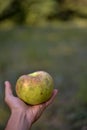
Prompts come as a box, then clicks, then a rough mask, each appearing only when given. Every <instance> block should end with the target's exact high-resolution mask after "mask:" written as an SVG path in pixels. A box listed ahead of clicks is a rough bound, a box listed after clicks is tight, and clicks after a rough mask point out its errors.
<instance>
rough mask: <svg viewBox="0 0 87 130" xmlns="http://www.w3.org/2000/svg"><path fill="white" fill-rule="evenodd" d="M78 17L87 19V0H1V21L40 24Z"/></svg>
mask: <svg viewBox="0 0 87 130" xmlns="http://www.w3.org/2000/svg"><path fill="white" fill-rule="evenodd" d="M76 18H81V19H87V1H86V0H76V1H75V0H5V1H3V0H0V21H6V20H7V19H8V20H9V21H13V22H14V23H16V24H28V25H34V24H35V25H39V24H42V23H45V24H46V23H48V22H54V21H57V22H58V21H59V20H62V21H69V20H73V19H76ZM7 22H8V21H7Z"/></svg>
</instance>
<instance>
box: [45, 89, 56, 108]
mask: <svg viewBox="0 0 87 130" xmlns="http://www.w3.org/2000/svg"><path fill="white" fill-rule="evenodd" d="M57 93H58V90H57V89H54V91H53V94H52V96H51V98H50V99H49V100H48V101H47V102H46V104H45V105H46V107H47V106H49V105H50V104H51V103H52V102H53V101H54V99H55V97H56V95H57Z"/></svg>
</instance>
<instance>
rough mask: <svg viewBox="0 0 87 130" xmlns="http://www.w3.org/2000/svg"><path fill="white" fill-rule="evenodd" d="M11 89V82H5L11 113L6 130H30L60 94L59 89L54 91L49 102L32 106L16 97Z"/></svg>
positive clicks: (6, 96)
mask: <svg viewBox="0 0 87 130" xmlns="http://www.w3.org/2000/svg"><path fill="white" fill-rule="evenodd" d="M11 87H12V86H11V84H10V82H9V81H5V102H6V104H7V105H8V107H9V109H10V111H11V115H10V118H9V120H8V122H7V125H6V128H5V130H30V128H31V126H32V125H33V123H34V122H36V121H37V120H38V119H39V118H40V116H41V115H42V113H43V112H44V110H45V109H46V108H47V107H48V106H49V105H50V104H52V102H53V101H54V99H55V97H56V95H57V92H58V91H57V89H54V90H53V94H52V96H51V98H50V99H49V100H48V101H47V102H45V103H42V104H39V105H34V106H30V105H27V104H25V103H24V102H23V101H22V100H20V99H19V98H18V97H15V96H14V95H13V93H12V89H11Z"/></svg>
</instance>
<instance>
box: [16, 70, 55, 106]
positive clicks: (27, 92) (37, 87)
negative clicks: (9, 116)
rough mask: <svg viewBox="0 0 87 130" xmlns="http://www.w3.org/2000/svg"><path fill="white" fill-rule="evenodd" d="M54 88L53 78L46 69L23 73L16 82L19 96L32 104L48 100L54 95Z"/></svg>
mask: <svg viewBox="0 0 87 130" xmlns="http://www.w3.org/2000/svg"><path fill="white" fill-rule="evenodd" d="M53 88H54V82H53V78H52V77H51V75H50V74H48V73H47V72H45V71H36V72H33V73H31V74H28V75H22V76H20V77H19V78H18V80H17V82H16V94H17V96H18V97H19V98H20V99H22V100H23V101H24V102H25V103H27V104H30V105H36V104H40V103H43V102H46V101H47V100H48V99H49V98H50V97H51V96H52V92H53Z"/></svg>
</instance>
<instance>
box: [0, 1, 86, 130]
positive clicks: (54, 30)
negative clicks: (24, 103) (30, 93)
mask: <svg viewBox="0 0 87 130" xmlns="http://www.w3.org/2000/svg"><path fill="white" fill-rule="evenodd" d="M37 70H45V71H47V72H48V73H50V74H51V75H52V77H53V79H54V83H55V88H58V90H59V93H58V95H57V97H56V99H55V101H54V103H53V104H52V105H51V106H50V107H49V108H47V110H46V111H45V112H44V114H43V115H42V117H41V118H40V119H39V120H38V121H37V122H36V123H35V124H34V125H33V127H32V130H34V129H35V130H48V129H50V130H87V1H86V0H78V1H73V0H25V1H23V0H5V1H3V0H0V130H3V129H4V128H5V126H6V123H7V120H8V118H9V116H10V111H9V109H8V107H7V105H6V104H5V102H4V81H5V80H9V81H10V82H11V84H12V89H13V92H14V95H16V94H15V84H16V80H17V78H18V77H19V76H20V75H22V74H28V73H31V72H34V71H37Z"/></svg>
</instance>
